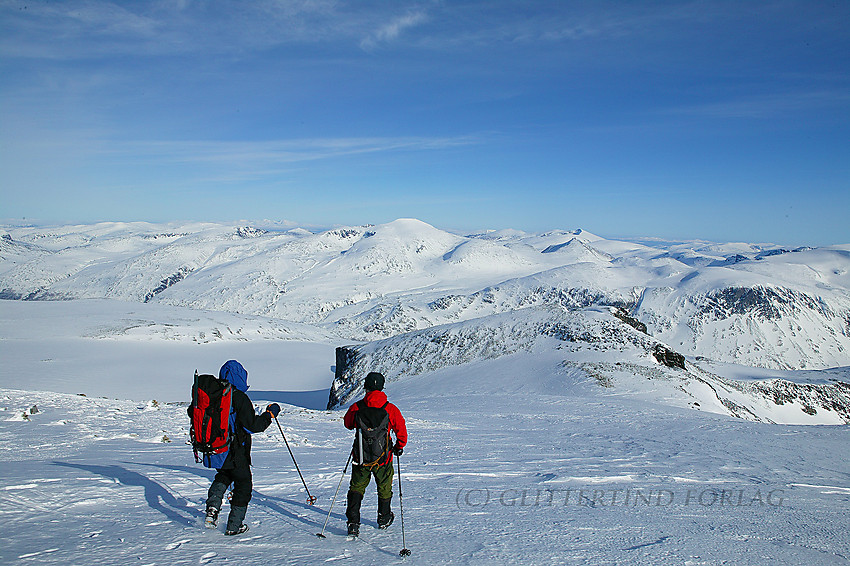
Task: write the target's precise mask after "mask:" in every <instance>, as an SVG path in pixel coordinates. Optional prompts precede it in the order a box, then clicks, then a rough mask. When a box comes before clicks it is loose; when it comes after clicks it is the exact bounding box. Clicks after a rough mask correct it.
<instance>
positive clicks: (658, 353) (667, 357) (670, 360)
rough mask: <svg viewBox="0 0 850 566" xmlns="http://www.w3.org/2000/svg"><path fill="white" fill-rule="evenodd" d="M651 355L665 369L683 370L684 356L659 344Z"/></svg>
mask: <svg viewBox="0 0 850 566" xmlns="http://www.w3.org/2000/svg"><path fill="white" fill-rule="evenodd" d="M652 355H653V357H655V359H656V360H658V361H659V362H660V363H662V364H664V365H665V366H667V367H671V368H680V369H685V356H683V355H682V354H679V353H678V352H674V351H673V350H671V349H670V348H667V347H665V346H662V345H661V344H656V346H655V348H654V349H653V350H652Z"/></svg>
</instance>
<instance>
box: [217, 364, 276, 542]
mask: <svg viewBox="0 0 850 566" xmlns="http://www.w3.org/2000/svg"><path fill="white" fill-rule="evenodd" d="M218 377H219V379H223V380H225V381H228V382H229V383H230V384H231V385H232V386H233V388H232V397H231V410H232V414H233V416H234V417H235V421H236V426H235V427H234V431H235V435H234V440H233V442H232V443H231V445H230V450H229V451H228V453H227V458H226V459H225V460H224V463H223V464H222V465H221V468H218V469H217V470H216V471H217V473H216V475H215V478H214V479H213V482H212V485H211V486H210V489H209V492H208V493H207V511H206V520H205V525H206V527H207V528H210V529H212V528H215V526H216V523H217V521H218V514H219V512H220V511H221V503H222V499H223V498H224V493H225V492H226V491H227V488H228V487H229V486H230V484H233V498H232V499H231V500H230V514H229V515H228V517H227V527H226V528H225V531H224V534H226V535H238V534H240V533H244V532H245V531H247V530H248V525H246V524H244V522H243V521H244V520H245V513H246V512H247V511H248V502H249V501H251V493H252V491H253V489H254V484H253V478H252V477H251V433H255V432H262V431H264V430H266V429H267V428H268V427H269V425H270V424H271V423H272V418H275V417H277V415H278V414H279V413H280V405H278V404H277V403H272V404H271V405H269V406H268V407H266V410H265V411H264V412H263V413H262V414H259V415H258V414H256V412H255V411H254V405H253V403H251V399H250V398H248V395H247V393H246V391H248V372H247V371H246V370H245V368H244V367H242V364H240V363H239V362H237V361H236V360H230V361H228V362H226V363H225V364H224V365H223V366H221V370H220V371H219V373H218Z"/></svg>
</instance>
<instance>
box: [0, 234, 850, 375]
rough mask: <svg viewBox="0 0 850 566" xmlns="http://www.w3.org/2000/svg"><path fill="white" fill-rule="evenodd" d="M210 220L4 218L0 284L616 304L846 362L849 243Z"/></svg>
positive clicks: (291, 313) (478, 312)
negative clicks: (34, 223)
mask: <svg viewBox="0 0 850 566" xmlns="http://www.w3.org/2000/svg"><path fill="white" fill-rule="evenodd" d="M268 228H269V229H264V228H262V227H252V226H244V225H242V226H239V225H223V224H201V223H195V224H186V225H177V224H174V225H152V224H145V223H126V224H122V223H104V224H97V225H92V226H65V227H53V228H42V227H15V226H7V227H5V231H6V232H7V234H5V235H4V237H3V238H0V297H2V298H11V299H68V298H110V299H119V300H124V301H137V302H152V303H159V304H167V305H174V306H183V307H190V308H193V309H201V310H207V311H224V312H230V313H237V314H249V315H258V316H265V317H272V318H277V319H284V320H287V321H292V322H300V323H306V324H311V325H316V326H321V327H322V328H324V329H325V330H326V331H327V332H333V333H335V334H337V335H339V336H341V337H343V338H345V339H347V340H359V341H370V340H375V339H381V338H386V337H389V336H394V335H397V334H401V333H405V332H410V331H413V330H420V329H425V328H429V327H432V326H436V325H441V324H446V323H451V322H456V321H463V320H469V319H473V318H478V317H481V316H486V315H492V314H499V313H503V312H510V311H513V310H516V309H519V308H523V307H526V306H530V305H537V306H543V305H550V306H551V305H557V306H564V307H568V308H585V307H588V306H591V305H596V306H616V307H621V308H624V309H626V310H627V311H628V312H629V314H630V315H631V316H633V317H635V318H637V319H639V320H640V321H641V322H642V323H644V324H645V325H646V326H647V328H648V330H649V332H650V333H651V334H652V335H653V336H656V337H657V338H658V339H659V340H661V341H663V342H665V343H667V344H670V345H671V347H673V348H675V349H677V350H678V351H681V352H682V353H684V354H688V355H691V356H702V357H707V358H711V359H713V360H717V361H721V362H732V363H738V364H743V365H749V366H757V367H767V368H774V369H823V368H828V367H835V366H846V365H850V245H836V246H831V247H825V248H819V249H811V248H797V249H795V250H788V249H785V248H780V247H777V246H770V245H764V244H745V243H726V244H724V243H711V242H675V243H669V242H661V241H653V240H644V241H642V242H626V241H616V240H607V239H604V238H601V237H599V236H597V235H594V234H591V233H589V232H586V231H582V230H573V231H563V230H561V231H553V232H548V233H545V234H529V233H524V232H520V231H516V230H501V231H494V232H486V233H482V234H471V235H466V236H460V235H456V234H451V233H448V232H445V231H443V230H439V229H437V228H435V227H433V226H430V225H428V224H426V223H424V222H421V221H418V220H415V219H400V220H396V221H394V222H390V223H388V224H384V225H380V226H357V227H343V228H336V229H333V230H326V231H323V232H318V233H313V232H309V231H306V230H303V229H290V230H283V231H282V230H280V228H279V227H277V226H269V227H268Z"/></svg>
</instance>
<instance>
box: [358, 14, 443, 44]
mask: <svg viewBox="0 0 850 566" xmlns="http://www.w3.org/2000/svg"><path fill="white" fill-rule="evenodd" d="M426 21H428V15H427V14H426V13H425V12H424V11H414V12H410V13H407V14H405V15H403V16H400V17H396V18H394V19H393V20H392V21H390V22H388V23H386V24H384V25H382V26H381V27H380V28H379V29H378V30H377V31H375V32H374V33H371V34H369V35H368V36H367V37H366V38H364V39H363V41H361V42H360V47H362V48H363V49H366V50H370V49H374V48H375V47H377V46H378V45H380V44H382V43H388V42H391V41H393V40H395V39H397V38H398V37H399V36H400V35H401V34H402V33H403V32H404V31H406V30H409V29H411V28H414V27H416V26H418V25H420V24H422V23H424V22H426Z"/></svg>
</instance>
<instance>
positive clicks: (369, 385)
mask: <svg viewBox="0 0 850 566" xmlns="http://www.w3.org/2000/svg"><path fill="white" fill-rule="evenodd" d="M363 388H364V389H365V390H366V391H383V389H384V375H383V374H381V373H378V372H376V371H370V372H369V374H368V375H367V376H366V382H365V383H364V384H363Z"/></svg>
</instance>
